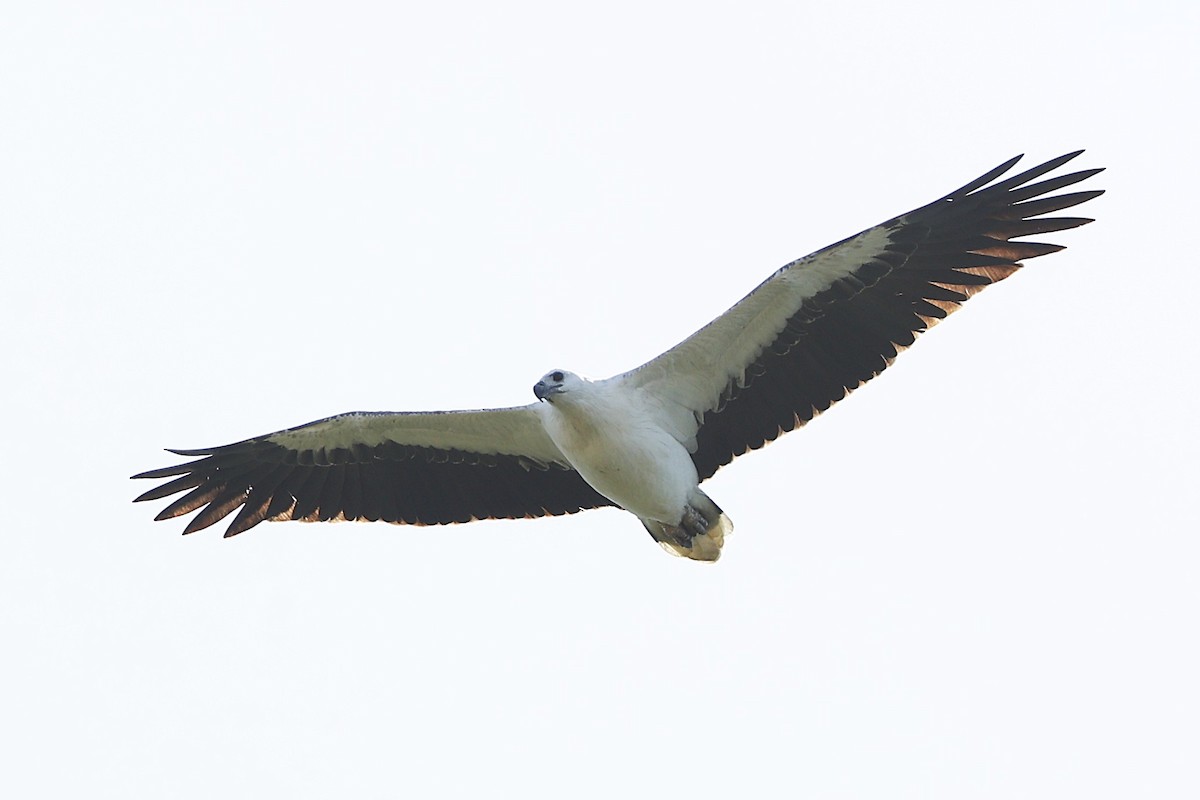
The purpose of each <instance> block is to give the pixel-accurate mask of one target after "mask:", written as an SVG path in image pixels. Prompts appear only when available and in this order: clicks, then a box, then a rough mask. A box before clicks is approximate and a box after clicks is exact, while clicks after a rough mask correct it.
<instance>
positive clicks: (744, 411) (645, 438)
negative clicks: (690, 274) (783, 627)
mask: <svg viewBox="0 0 1200 800" xmlns="http://www.w3.org/2000/svg"><path fill="white" fill-rule="evenodd" d="M1080 152H1082V151H1079V152H1075V153H1069V154H1067V155H1064V156H1060V157H1059V158H1055V159H1053V160H1051V161H1047V162H1046V163H1045V164H1042V165H1041V166H1037V167H1034V168H1032V169H1030V170H1028V171H1026V172H1022V173H1020V174H1018V175H1015V176H1012V177H1009V178H1005V179H1003V180H1001V176H1003V175H1004V174H1005V173H1007V172H1008V171H1009V170H1010V169H1012V167H1013V166H1014V165H1015V164H1016V163H1017V162H1018V161H1019V160H1020V158H1021V157H1020V156H1018V157H1016V158H1013V159H1011V160H1009V161H1007V162H1005V163H1004V164H1001V165H1000V166H998V167H996V168H995V169H993V170H991V171H990V172H988V173H986V174H985V175H982V176H981V177H979V178H977V179H976V180H973V181H971V182H970V183H968V184H967V185H966V186H963V187H962V188H961V189H957V190H955V191H953V192H951V193H950V194H948V195H946V196H945V197H943V198H941V199H940V200H936V201H934V202H932V203H930V204H929V205H926V206H923V207H921V208H918V209H916V210H915V211H910V212H909V213H907V214H902V215H901V216H898V217H896V218H895V219H891V220H888V221H887V222H884V223H882V224H880V225H876V226H875V227H873V228H868V229H866V230H865V231H863V232H862V233H859V234H857V235H855V236H851V237H850V238H848V239H845V240H843V241H841V242H838V243H837V244H834V245H831V246H829V247H826V248H825V249H823V250H818V251H817V252H815V253H813V254H812V255H809V256H805V257H804V258H801V259H798V260H796V261H793V262H792V263H790V264H788V265H786V266H784V267H783V268H781V269H779V270H778V271H776V272H775V273H774V274H772V275H771V276H770V277H769V278H767V279H766V280H765V281H763V283H761V284H760V285H759V286H758V288H756V289H755V290H754V291H752V292H750V294H748V295H746V297H745V298H743V299H742V300H741V301H739V302H738V303H737V304H736V305H734V306H733V307H732V308H730V309H729V310H728V311H726V312H725V313H724V314H722V315H721V316H719V317H717V318H716V319H715V320H713V321H712V322H710V323H709V324H708V325H706V326H704V327H703V328H701V329H700V330H699V331H696V332H695V333H694V334H692V335H691V336H689V337H688V338H687V339H685V340H683V341H682V342H681V343H679V344H678V345H676V346H675V347H673V348H671V349H670V350H668V351H667V352H665V353H663V354H662V355H660V356H658V357H656V358H654V359H652V360H651V361H649V362H647V363H645V364H643V365H642V366H640V367H638V368H636V369H634V370H631V371H629V372H625V373H622V374H620V375H616V376H614V377H611V378H607V379H605V380H597V381H592V380H588V379H587V378H583V377H580V376H579V375H576V374H574V373H571V372H568V371H567V370H565V369H553V370H551V371H549V372H547V373H546V374H545V375H543V376H542V377H541V379H540V380H538V382H537V383H536V384H534V387H533V393H534V396H535V397H536V398H537V401H536V402H534V403H530V404H529V405H525V406H520V407H516V408H498V409H488V410H481V411H431V412H351V413H347V414H339V415H337V416H334V417H329V418H327V419H322V420H318V421H316V422H310V423H308V424H307V425H300V426H299V427H295V428H288V429H287V430H282V431H277V432H275V433H268V434H265V435H263V436H256V437H254V438H253V439H247V440H245V441H242V442H237V443H235V444H227V445H224V446H221V447H207V448H201V449H198V450H171V451H169V452H172V453H175V454H176V455H179V456H184V457H187V458H189V459H192V460H190V461H187V462H186V463H183V464H177V465H175V466H170V467H164V468H162V469H155V470H150V471H149V472H143V473H141V474H139V475H135V476H133V477H134V478H148V479H155V480H162V479H167V478H169V479H171V480H168V481H167V482H166V483H163V484H161V485H159V486H157V487H155V488H153V489H151V490H149V491H148V492H145V493H144V494H142V495H141V496H139V497H138V498H137V500H136V501H135V502H138V501H145V500H160V499H162V498H165V497H170V496H171V495H175V494H179V493H181V492H183V493H185V494H183V496H182V497H179V498H178V499H176V500H174V501H173V502H172V503H171V504H170V505H168V506H167V507H166V508H165V509H163V510H162V512H161V513H160V514H159V515H158V516H157V517H155V519H159V520H162V519H170V518H172V517H178V516H180V515H182V514H187V513H189V512H192V511H196V510H197V509H199V510H200V513H199V514H197V515H196V516H195V517H194V518H193V519H192V520H191V521H190V522H189V523H188V525H187V527H186V528H184V531H183V532H184V533H185V534H186V533H192V532H194V531H198V530H201V529H203V528H207V527H208V526H210V525H212V524H213V523H215V522H217V521H219V520H221V519H223V518H225V517H226V516H228V515H229V514H232V513H234V512H235V511H236V512H237V514H236V515H235V516H234V518H233V521H232V522H231V523H230V524H229V527H228V528H227V529H226V531H225V536H227V537H228V536H234V535H236V534H239V533H242V532H243V531H247V530H249V529H250V528H253V527H254V526H255V525H257V524H258V523H260V522H263V521H264V520H272V521H278V520H303V521H305V522H324V521H327V520H372V521H374V520H383V521H385V522H392V523H398V524H411V525H445V524H450V523H457V522H469V521H471V520H478V519H494V518H507V519H513V518H521V517H541V516H546V515H557V514H573V513H575V512H577V511H581V510H583V509H589V508H599V507H602V506H619V507H620V508H623V509H625V510H626V511H629V512H631V513H633V514H634V515H636V516H637V517H638V519H640V520H641V521H642V524H643V525H644V526H645V527H646V530H648V531H649V532H650V535H651V536H652V537H653V538H654V540H655V541H657V542H658V543H659V544H661V545H662V546H663V548H664V549H666V550H667V551H668V552H670V553H674V554H676V555H680V556H686V557H688V558H691V559H696V560H699V561H716V560H717V558H718V557H719V556H720V554H721V547H722V545H723V544H724V541H725V537H726V536H728V535H729V533H730V531H731V530H732V529H733V525H732V523H731V522H730V521H729V518H728V517H727V516H725V514H724V513H723V512H722V511H721V509H720V508H719V507H718V506H717V504H716V503H714V502H713V501H712V499H711V498H709V496H708V495H707V494H705V493H704V492H703V491H702V490H701V489H700V483H701V482H703V481H704V480H706V479H707V478H709V477H711V476H712V475H713V474H714V473H715V472H716V471H717V470H718V469H720V468H721V467H722V466H724V465H726V464H728V463H729V462H730V461H732V460H733V459H734V457H735V456H739V455H742V454H743V453H745V452H747V451H749V450H755V449H757V448H760V447H762V446H763V445H765V444H766V443H767V442H770V441H772V440H774V439H775V438H776V437H778V436H780V435H781V434H782V433H784V432H785V431H790V430H792V429H793V428H796V427H799V426H801V425H803V424H804V423H806V422H808V421H809V420H811V419H812V418H813V417H815V416H816V415H817V414H819V413H821V412H822V411H824V410H826V409H827V408H829V407H830V406H831V405H832V404H833V403H835V402H837V401H838V400H841V399H842V398H843V397H845V396H846V395H847V394H849V393H850V392H851V391H853V390H854V389H855V388H857V387H859V386H861V385H862V384H863V383H865V382H867V381H869V380H870V379H871V378H873V377H875V376H876V375H878V374H879V373H880V372H882V371H883V370H884V369H885V368H886V367H887V366H888V365H889V364H891V363H892V360H893V359H894V358H895V357H896V355H897V353H899V352H900V351H901V350H903V349H905V348H906V347H908V346H909V345H911V344H912V343H913V341H914V340H915V339H916V336H917V334H919V333H921V332H922V331H924V330H926V329H927V328H928V327H929V326H930V325H932V324H934V323H935V322H937V321H938V320H940V319H942V318H943V317H945V316H946V315H947V314H949V313H950V312H952V311H954V310H956V309H957V308H958V307H959V306H960V305H962V303H964V302H965V301H966V300H967V299H968V298H970V297H971V295H973V294H975V293H976V292H978V291H979V290H980V289H982V288H983V287H985V286H988V285H989V284H992V283H995V282H996V281H1000V280H1003V279H1004V278H1007V277H1008V276H1009V275H1011V274H1013V272H1015V271H1016V270H1017V269H1018V268H1019V267H1020V266H1021V264H1020V262H1021V261H1022V260H1024V259H1028V258H1034V257H1035V256H1042V255H1046V254H1047V253H1053V252H1056V251H1058V250H1061V249H1062V247H1061V246H1060V245H1056V244H1045V243H1041V242H1031V241H1025V240H1024V239H1023V238H1022V237H1026V236H1034V235H1040V234H1046V233H1052V232H1055V231H1061V230H1066V229H1068V228H1076V227H1078V226H1080V225H1084V224H1086V223H1088V222H1091V221H1092V220H1090V219H1085V218H1082V217H1064V216H1046V215H1047V214H1051V213H1053V212H1057V211H1061V210H1063V209H1068V208H1072V207H1074V206H1077V205H1079V204H1080V203H1084V202H1086V201H1088V200H1091V199H1092V198H1094V197H1097V196H1098V195H1100V194H1102V193H1103V192H1102V191H1077V192H1067V193H1060V192H1059V190H1060V189H1063V188H1065V187H1068V186H1073V185H1074V184H1077V183H1079V182H1080V181H1083V180H1085V179H1087V178H1090V177H1091V176H1093V175H1095V174H1096V173H1098V172H1100V171H1101V170H1099V169H1089V170H1083V171H1080V172H1071V173H1069V174H1064V175H1058V176H1056V177H1051V178H1047V179H1045V180H1041V181H1038V179H1039V178H1041V177H1042V176H1044V175H1046V174H1048V173H1051V172H1053V171H1054V170H1057V169H1058V168H1059V167H1061V166H1063V165H1064V164H1066V163H1067V162H1068V161H1070V160H1071V159H1073V158H1075V157H1076V156H1077V155H1079V153H1080ZM1014 239H1017V240H1016V241H1014Z"/></svg>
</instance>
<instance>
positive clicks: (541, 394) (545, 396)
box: [533, 381, 563, 400]
mask: <svg viewBox="0 0 1200 800" xmlns="http://www.w3.org/2000/svg"><path fill="white" fill-rule="evenodd" d="M562 392H563V388H562V386H561V385H556V384H552V383H546V382H545V381H538V382H537V383H535V384H534V385H533V396H534V397H536V398H537V399H538V400H549V399H550V398H551V397H553V396H554V395H556V394H562Z"/></svg>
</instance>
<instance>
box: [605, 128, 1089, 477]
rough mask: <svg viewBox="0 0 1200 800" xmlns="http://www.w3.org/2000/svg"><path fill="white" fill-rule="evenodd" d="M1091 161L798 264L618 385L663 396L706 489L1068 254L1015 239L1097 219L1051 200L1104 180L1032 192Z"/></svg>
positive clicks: (1075, 179) (886, 226)
mask: <svg viewBox="0 0 1200 800" xmlns="http://www.w3.org/2000/svg"><path fill="white" fill-rule="evenodd" d="M1081 152H1083V151H1079V152H1075V153H1069V154H1067V155H1065V156H1061V157H1059V158H1056V159H1053V160H1051V161H1048V162H1046V163H1045V164H1042V165H1041V166H1038V167H1034V168H1033V169H1030V170H1028V171H1026V172H1023V173H1021V174H1019V175H1016V176H1014V177H1011V178H1008V179H1006V180H1003V181H999V182H996V183H993V181H996V179H997V178H999V177H1000V176H1001V175H1003V174H1004V173H1006V172H1007V171H1008V170H1010V169H1011V168H1012V167H1013V165H1015V164H1016V163H1017V161H1019V160H1020V158H1021V157H1020V156H1018V157H1017V158H1014V159H1012V160H1010V161H1007V162H1005V163H1004V164H1001V165H1000V166H998V167H996V168H995V169H994V170H992V171H990V172H988V173H987V174H985V175H983V176H981V177H980V178H978V179H976V180H974V181H971V182H970V183H969V184H967V185H966V186H964V187H962V188H961V189H958V190H957V191H954V192H951V193H950V194H948V195H946V196H945V197H943V198H942V199H940V200H937V201H936V202H933V203H930V204H929V205H927V206H924V207H923V208H919V209H917V210H915V211H911V212H909V213H907V214H904V215H902V216H899V217H896V218H895V219H892V220H889V221H887V222H885V223H883V224H881V225H877V226H875V227H873V228H869V229H867V230H865V231H863V232H862V233H860V234H858V235H856V236H852V237H850V238H849V239H846V240H844V241H842V242H839V243H837V244H835V245H832V246H830V247H827V248H825V249H824V250H819V251H817V252H816V253H813V254H812V255H810V256H806V257H805V258H801V259H799V260H797V261H794V262H792V263H791V264H788V265H787V266H785V267H783V268H782V269H780V270H779V271H778V272H776V273H775V274H773V275H772V276H771V277H770V278H768V279H767V280H766V281H765V282H764V283H762V284H761V285H760V286H759V287H758V288H757V289H755V290H754V291H753V292H751V293H750V294H749V295H747V296H746V298H744V299H743V300H742V301H741V302H739V303H738V304H737V305H735V306H733V308H731V309H729V310H728V311H726V312H725V313H724V314H722V315H721V316H720V317H718V318H717V319H715V320H714V321H713V322H711V323H709V324H708V325H706V326H705V327H704V328H702V329H700V330H699V331H697V332H696V333H695V334H693V335H692V336H691V337H689V338H688V339H686V340H685V341H683V342H682V343H680V344H679V345H677V346H676V347H673V348H672V349H670V350H668V351H667V352H665V353H663V354H662V355H660V356H658V357H657V358H655V359H653V360H651V361H649V362H648V363H646V364H644V365H642V366H641V367H638V368H637V369H635V370H633V371H632V372H628V373H625V374H623V375H618V376H616V377H614V378H612V379H611V380H614V381H621V382H622V383H623V384H625V385H627V386H628V387H630V388H636V389H640V390H642V391H643V392H645V393H646V394H648V395H650V396H652V397H655V398H657V400H658V402H659V404H660V406H661V407H662V409H663V418H664V419H665V420H669V423H668V424H669V425H670V426H671V428H672V430H673V432H674V433H675V435H676V436H678V437H679V438H680V440H681V441H683V442H685V444H687V446H688V447H689V449H690V450H691V451H692V458H693V461H694V462H695V464H696V468H697V470H698V471H699V473H700V478H701V480H703V479H705V478H708V477H710V476H711V475H712V474H713V473H714V472H716V471H717V470H718V469H719V468H720V467H722V466H723V465H725V464H728V463H729V462H730V461H732V460H733V458H734V457H735V456H738V455H741V454H743V453H745V452H746V451H747V450H753V449H756V448H759V447H762V446H763V445H764V444H765V443H767V442H769V441H772V440H774V439H775V438H777V437H778V436H780V435H781V434H782V433H784V432H786V431H790V430H792V429H794V428H795V427H797V426H798V425H803V424H804V423H806V422H808V421H809V420H811V419H812V418H813V417H814V416H816V415H817V414H819V413H820V412H822V411H824V410H826V409H827V408H829V406H830V405H832V404H833V403H835V402H837V401H838V400H841V399H842V398H843V397H845V396H846V395H847V394H848V393H849V392H851V391H853V390H854V389H855V388H857V387H858V386H861V385H862V384H863V383H865V382H866V381H868V380H870V379H871V378H873V377H875V376H876V375H878V374H879V373H880V372H882V371H883V370H884V369H885V368H886V367H887V366H888V365H889V364H891V362H892V359H894V358H895V357H896V354H897V353H898V352H899V351H901V350H903V349H904V348H906V347H908V346H909V345H911V344H912V343H913V341H914V340H915V338H916V336H917V334H919V333H921V332H922V331H924V330H926V329H927V328H928V327H929V326H931V325H932V324H934V323H936V322H937V321H938V320H940V319H942V318H944V317H945V316H946V315H947V314H949V313H950V312H952V311H955V310H956V309H958V307H959V306H960V305H961V304H962V303H964V302H965V301H966V300H967V299H968V298H969V297H971V295H973V294H975V293H976V292H978V291H979V290H980V289H982V288H983V287H985V286H987V285H989V284H992V283H995V282H996V281H1000V280H1003V279H1004V278H1007V277H1008V276H1009V275H1011V274H1012V273H1013V272H1015V271H1016V270H1017V269H1018V268H1019V267H1020V266H1021V264H1020V263H1018V262H1019V261H1020V260H1022V259H1026V258H1033V257H1035V256H1041V255H1046V254H1047V253H1053V252H1056V251H1058V250H1061V249H1062V247H1061V246H1059V245H1054V244H1043V243H1040V242H1027V241H1012V239H1013V238H1015V237H1021V236H1029V235H1036V234H1043V233H1051V232H1054V231H1061V230H1066V229H1068V228H1075V227H1078V226H1080V225H1084V224H1086V223H1088V222H1091V221H1092V220H1090V219H1084V218H1080V217H1044V216H1043V215H1044V214H1048V213H1051V212H1054V211H1060V210H1062V209H1066V208H1071V207H1072V206H1076V205H1079V204H1080V203H1083V202H1085V201H1087V200H1090V199H1092V198H1094V197H1096V196H1098V195H1100V194H1103V192H1102V191H1089V192H1071V193H1066V194H1057V195H1052V194H1051V193H1052V192H1056V191H1057V190H1059V189H1062V188H1064V187H1067V186H1071V185H1073V184H1076V183H1079V182H1080V181H1082V180H1084V179H1086V178H1089V177H1091V176H1092V175H1095V174H1096V173H1098V172H1100V171H1101V170H1099V169H1091V170H1084V171H1081V172H1073V173H1070V174H1067V175H1061V176H1058V177H1055V178H1050V179H1048V180H1045V181H1041V182H1039V183H1031V181H1034V180H1035V179H1037V178H1039V177H1041V176H1042V175H1045V174H1046V173H1048V172H1051V171H1052V170H1055V169H1057V168H1058V167H1060V166H1062V165H1063V164H1065V163H1067V162H1068V161H1070V160H1071V159H1073V158H1075V157H1076V156H1077V155H1079V153H1081ZM1047 195H1050V196H1047Z"/></svg>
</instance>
